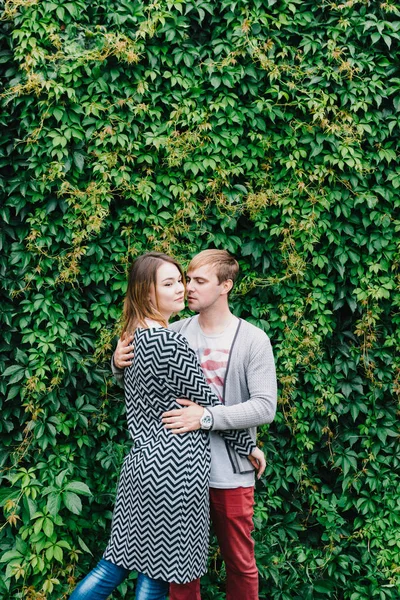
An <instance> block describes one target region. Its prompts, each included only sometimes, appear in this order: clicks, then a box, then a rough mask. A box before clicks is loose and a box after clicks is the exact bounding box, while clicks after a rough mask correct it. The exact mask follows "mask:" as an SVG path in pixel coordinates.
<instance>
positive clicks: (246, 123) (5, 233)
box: [0, 0, 400, 600]
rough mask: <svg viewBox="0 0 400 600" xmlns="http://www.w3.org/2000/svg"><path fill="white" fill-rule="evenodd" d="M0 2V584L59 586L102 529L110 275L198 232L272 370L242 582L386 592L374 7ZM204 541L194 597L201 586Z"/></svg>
mask: <svg viewBox="0 0 400 600" xmlns="http://www.w3.org/2000/svg"><path fill="white" fill-rule="evenodd" d="M3 9H4V12H3V15H2V20H1V21H0V42H1V51H0V74H1V80H2V83H3V89H2V92H1V108H0V121H1V124H2V129H3V135H2V138H1V141H0V169H1V170H0V190H1V196H2V201H1V209H0V210H1V218H2V222H1V226H0V244H1V254H0V273H1V282H2V291H1V292H0V293H1V302H2V313H1V317H0V319H1V330H2V332H3V333H2V336H1V340H0V369H1V372H2V377H1V379H0V393H1V399H0V406H1V420H0V428H1V430H0V435H1V440H2V443H1V450H0V462H1V469H2V470H1V491H0V500H1V502H0V504H1V505H2V507H3V511H4V521H3V522H4V524H3V526H2V527H1V530H0V531H1V533H0V561H1V563H2V566H3V567H4V576H3V578H2V579H1V580H0V597H1V598H2V599H4V600H5V599H8V598H10V599H13V600H14V599H18V598H24V599H27V600H44V599H49V600H61V599H63V598H67V597H68V594H69V592H70V591H71V590H72V588H73V586H74V585H75V581H76V580H77V579H78V578H80V577H81V576H82V574H83V573H85V572H86V571H87V570H88V569H89V567H90V566H92V565H93V564H95V561H96V560H97V559H98V558H99V557H100V555H101V552H102V549H103V548H104V545H105V543H106V540H107V536H108V532H109V529H110V519H111V515H112V507H113V498H114V493H115V486H116V481H117V476H118V472H119V468H120V464H121V461H122V458H123V456H124V453H125V452H126V450H127V447H128V440H127V435H126V427H125V418H124V405H123V402H121V399H122V398H121V393H120V391H119V390H118V389H117V388H116V387H115V385H114V384H113V382H112V380H111V375H110V369H109V366H108V361H109V358H110V355H111V352H112V342H113V339H114V338H115V335H116V333H117V331H118V321H119V317H120V314H121V305H122V299H123V296H124V291H125V288H126V272H127V268H128V265H129V264H130V262H131V261H132V259H133V258H134V257H135V256H137V255H138V254H140V253H142V252H144V251H146V250H149V249H156V250H162V251H166V252H169V253H171V254H173V255H175V256H176V257H177V258H178V259H180V260H181V261H182V262H183V263H185V264H187V261H188V260H189V258H190V257H191V256H192V255H193V254H194V253H196V252H198V251H199V250H202V249H205V248H209V247H217V248H226V249H228V250H229V251H230V252H232V253H233V254H235V255H236V256H237V257H238V259H239V261H240V264H241V279H240V281H239V284H238V286H237V288H236V293H235V295H234V297H233V298H232V306H233V310H234V312H235V313H236V314H237V315H240V316H242V317H244V318H247V319H249V320H250V321H252V322H253V323H255V324H256V325H258V326H259V327H261V328H263V329H264V330H265V331H266V332H267V333H268V335H269V336H270V338H271V340H272V343H273V346H274V351H275V355H276V362H277V371H278V378H279V384H280V398H279V407H278V414H277V417H276V420H275V422H274V423H273V424H272V425H271V426H270V427H261V428H260V432H259V441H260V444H261V445H263V448H264V450H265V451H266V454H267V457H268V467H267V470H266V473H265V476H264V477H263V478H262V481H261V482H260V483H259V484H257V496H256V507H255V526H256V530H255V539H256V552H257V559H258V564H259V568H260V575H261V588H260V589H261V591H260V598H263V599H267V598H268V599H270V600H312V599H314V600H324V599H327V600H328V599H333V600H335V599H336V600H365V599H377V600H378V599H379V600H396V599H398V598H399V595H400V492H399V484H400V469H399V450H400V448H399V425H398V410H399V403H398V397H399V393H400V376H399V373H400V336H399V322H400V310H399V309H400V293H399V260H400V245H399V230H400V210H399V209H400V195H399V191H400V167H399V142H398V140H399V133H400V129H399V123H400V118H399V109H400V72H399V59H400V52H399V32H400V10H399V5H398V3H397V2H394V1H388V2H384V1H382V2H369V1H367V0H364V1H356V0H347V1H344V2H342V3H336V2H332V1H330V0H325V1H322V0H316V1H311V0H290V1H288V2H286V1H284V0H264V1H261V0H254V1H253V2H251V1H247V0H238V1H235V0H230V1H226V0H219V1H218V2H215V1H207V0H196V1H195V0H177V1H175V2H173V1H171V2H168V1H166V0H154V2H153V3H149V2H144V1H140V0H137V1H135V0H132V1H130V0H119V2H112V1H111V0H91V1H90V2H87V1H85V0H77V1H71V2H66V1H64V0H56V1H54V2H53V1H43V0H6V2H5V4H4V5H3ZM194 510H196V508H195V507H194ZM210 556H211V560H210V569H209V573H208V575H207V577H205V578H204V585H203V592H204V594H203V597H204V598H205V599H211V598H212V599H221V598H223V597H224V594H223V581H224V567H223V564H222V563H221V560H220V555H219V553H218V550H217V546H216V545H215V544H214V542H213V543H212V546H211V552H210ZM134 583H135V576H134V575H132V577H131V578H130V580H129V581H128V582H127V583H126V584H124V585H123V586H122V587H121V588H120V590H119V591H118V592H116V593H115V594H114V598H122V597H126V598H132V597H133V588H134ZM125 593H126V596H125V595H124V594H125ZM238 600H240V599H238Z"/></svg>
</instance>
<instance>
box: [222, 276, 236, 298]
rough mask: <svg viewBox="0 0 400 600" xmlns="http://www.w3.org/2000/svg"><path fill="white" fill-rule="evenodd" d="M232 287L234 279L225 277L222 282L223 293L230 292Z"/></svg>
mask: <svg viewBox="0 0 400 600" xmlns="http://www.w3.org/2000/svg"><path fill="white" fill-rule="evenodd" d="M232 288H233V281H232V279H225V281H223V282H222V293H223V294H229V292H230V291H231V289H232Z"/></svg>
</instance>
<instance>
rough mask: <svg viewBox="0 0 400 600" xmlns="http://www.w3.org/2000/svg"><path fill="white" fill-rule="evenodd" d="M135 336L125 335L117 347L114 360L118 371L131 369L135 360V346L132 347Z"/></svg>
mask: <svg viewBox="0 0 400 600" xmlns="http://www.w3.org/2000/svg"><path fill="white" fill-rule="evenodd" d="M132 340H133V335H124V336H123V337H122V339H121V338H120V339H119V340H118V344H117V347H116V348H115V352H114V356H113V360H114V365H115V366H116V367H117V368H118V369H125V367H130V366H131V364H132V359H133V346H132V345H131V343H132Z"/></svg>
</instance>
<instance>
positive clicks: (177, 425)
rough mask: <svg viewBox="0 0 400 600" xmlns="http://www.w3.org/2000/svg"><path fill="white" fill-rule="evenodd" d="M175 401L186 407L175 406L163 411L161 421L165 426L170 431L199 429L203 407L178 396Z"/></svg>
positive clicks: (178, 431) (183, 431) (184, 431)
mask: <svg viewBox="0 0 400 600" xmlns="http://www.w3.org/2000/svg"><path fill="white" fill-rule="evenodd" d="M177 402H178V403H179V404H182V405H183V406H186V407H187V408H177V409H176V410H169V411H168V412H165V413H163V415H162V422H163V423H164V426H165V428H166V429H171V431H172V433H186V432H187V431H196V429H200V419H201V417H202V416H203V412H204V408H203V407H202V406H199V405H198V404H196V402H191V401H190V400H186V399H185V398H179V399H178V400H177Z"/></svg>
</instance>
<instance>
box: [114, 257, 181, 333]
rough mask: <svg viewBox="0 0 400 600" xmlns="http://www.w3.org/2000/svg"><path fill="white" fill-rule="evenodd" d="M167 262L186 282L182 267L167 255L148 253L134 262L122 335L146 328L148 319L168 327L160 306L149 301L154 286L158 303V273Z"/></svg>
mask: <svg viewBox="0 0 400 600" xmlns="http://www.w3.org/2000/svg"><path fill="white" fill-rule="evenodd" d="M165 262H167V263H170V264H172V265H175V267H176V268H177V269H178V271H179V273H180V274H181V276H182V280H183V282H184V280H185V278H184V275H183V271H182V267H181V266H180V264H179V263H178V262H176V260H175V259H174V258H172V257H171V256H168V255H167V254H162V253H161V252H147V253H146V254H142V256H139V257H138V258H137V259H136V260H135V261H134V262H133V265H132V267H131V270H130V272H129V277H128V290H127V292H126V296H125V302H124V325H123V329H122V334H121V335H124V333H129V334H131V333H133V332H134V331H135V329H136V328H137V327H146V321H145V319H146V318H147V319H153V320H154V321H158V322H159V323H160V324H161V325H163V326H164V327H168V323H167V322H166V321H165V318H164V317H163V316H162V315H161V313H160V312H159V311H158V306H152V304H151V302H150V299H149V296H150V292H151V289H152V286H154V291H155V296H156V301H157V286H156V283H157V271H158V269H159V268H160V267H161V265H162V264H163V263H165Z"/></svg>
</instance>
